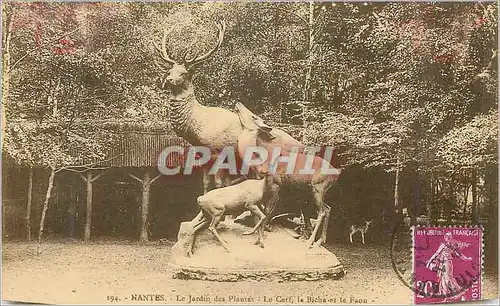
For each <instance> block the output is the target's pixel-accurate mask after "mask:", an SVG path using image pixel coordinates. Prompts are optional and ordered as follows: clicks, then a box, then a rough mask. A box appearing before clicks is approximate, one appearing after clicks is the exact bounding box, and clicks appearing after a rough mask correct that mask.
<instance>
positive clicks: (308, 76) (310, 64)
mask: <svg viewBox="0 0 500 306" xmlns="http://www.w3.org/2000/svg"><path fill="white" fill-rule="evenodd" d="M314 5H315V4H314V2H313V1H311V2H309V22H308V26H309V46H308V52H307V66H306V75H305V80H304V91H303V92H302V100H303V101H302V126H303V133H302V142H303V143H307V139H306V137H307V131H306V129H307V126H308V124H307V116H308V111H307V107H308V105H307V103H308V102H309V100H310V99H311V97H310V88H311V79H312V72H313V71H312V68H313V56H314V44H315V36H314Z"/></svg>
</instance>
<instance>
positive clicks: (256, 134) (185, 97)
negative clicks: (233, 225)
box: [153, 21, 338, 253]
mask: <svg viewBox="0 0 500 306" xmlns="http://www.w3.org/2000/svg"><path fill="white" fill-rule="evenodd" d="M217 28H218V40H217V43H216V45H215V46H214V47H213V48H212V49H210V50H209V51H208V52H206V53H205V54H202V55H199V56H195V57H194V58H192V59H187V58H186V56H184V58H183V59H182V60H180V61H176V60H174V59H172V57H171V56H170V54H169V52H168V51H167V46H166V45H167V38H168V35H169V34H170V33H171V31H172V29H168V28H167V29H165V30H164V32H163V37H162V39H161V44H160V45H158V44H156V43H153V44H154V47H155V49H156V50H157V53H158V55H159V58H160V61H155V63H156V64H157V66H158V67H159V68H160V70H162V71H163V73H164V74H163V77H162V82H161V87H162V88H168V89H169V90H170V100H169V107H170V111H169V114H170V121H171V124H172V126H173V129H174V131H175V132H176V134H177V135H178V136H179V137H182V138H184V140H186V141H187V142H188V143H190V144H191V145H194V146H205V147H208V148H209V149H210V150H211V152H212V156H211V159H212V161H215V160H216V159H217V156H218V152H220V151H221V150H222V149H224V148H225V147H232V148H235V149H237V150H238V153H239V154H237V155H238V157H239V158H240V160H241V159H243V158H244V153H243V152H242V149H243V148H245V147H247V146H250V145H261V146H263V147H264V148H265V150H268V151H269V152H271V151H272V150H273V149H274V148H276V147H280V148H281V149H282V151H284V152H289V151H290V150H292V148H298V149H303V145H302V144H301V143H300V142H299V141H298V140H296V139H294V138H293V137H292V136H290V135H289V134H287V133H286V132H284V131H282V130H280V129H277V128H273V127H270V126H268V125H267V124H265V123H264V121H263V120H262V118H260V117H258V116H257V115H255V114H253V113H252V112H251V111H250V110H248V109H247V108H246V107H244V106H243V104H241V103H237V104H236V113H235V112H232V111H229V110H227V109H224V108H220V107H208V106H205V105H202V104H201V103H199V101H198V99H197V98H196V95H195V91H194V87H193V83H192V77H193V73H194V69H195V67H196V65H198V64H200V63H202V62H203V61H204V60H206V59H207V58H209V57H210V56H211V55H212V54H213V53H214V52H215V51H216V50H217V49H218V48H219V47H220V46H221V44H222V41H223V39H224V33H225V30H226V23H225V22H224V21H222V22H220V24H217ZM306 158H307V157H306V154H305V153H300V154H299V158H298V163H299V164H300V163H304V161H305V159H306ZM323 162H325V161H324V160H323V159H321V158H319V157H314V163H313V165H314V167H316V168H318V165H319V164H321V163H323ZM271 163H272V161H267V162H266V163H263V164H262V165H261V166H259V167H251V169H250V170H251V171H250V173H249V175H248V178H249V179H250V178H251V182H248V183H245V182H244V183H245V184H243V183H239V184H237V185H233V186H230V185H231V184H234V182H235V181H237V180H239V181H241V180H245V179H246V178H247V177H244V178H243V179H242V177H241V176H236V177H235V176H234V175H229V173H228V172H221V171H219V172H217V173H216V174H215V175H213V176H212V175H209V172H208V168H203V172H204V175H203V186H204V194H205V195H204V196H200V197H199V198H198V204H199V205H200V213H199V214H198V216H197V217H195V219H194V220H193V221H197V222H195V230H194V234H193V235H195V234H196V232H198V231H199V230H201V228H202V227H204V226H208V225H210V227H209V230H210V231H211V232H212V233H213V234H214V235H215V237H216V238H217V240H218V241H219V242H220V243H221V244H222V245H223V246H224V248H226V249H227V250H229V248H228V246H227V245H226V244H225V242H224V241H223V240H222V239H221V238H220V236H219V234H218V232H217V230H216V228H215V227H216V226H217V224H218V223H219V221H220V220H221V217H222V216H223V215H224V214H226V213H233V212H234V211H238V212H242V211H245V210H247V211H250V212H252V214H253V215H254V216H255V217H256V219H258V222H257V225H256V226H255V227H254V228H253V229H252V231H250V233H254V232H258V233H259V239H258V240H257V242H256V244H258V245H260V246H262V247H263V244H262V228H263V227H264V226H266V222H267V220H269V218H270V217H271V216H270V215H271V214H273V213H274V211H275V208H276V206H277V205H278V199H279V195H278V193H279V192H280V190H281V189H282V187H287V186H288V187H290V186H294V188H302V189H304V194H306V195H308V196H309V201H306V202H311V203H314V207H315V208H316V211H317V212H318V222H316V224H315V227H314V230H313V231H312V235H311V236H310V238H309V240H308V245H309V247H310V246H312V245H313V244H314V242H315V241H316V235H317V233H318V231H319V229H320V227H321V238H320V239H319V240H318V241H316V244H321V243H323V242H325V239H326V228H327V225H328V217H329V207H328V205H326V204H325V203H324V201H323V199H324V195H325V193H326V191H327V190H328V189H329V187H330V186H331V185H332V183H333V182H334V181H335V180H336V178H337V176H338V175H333V176H331V175H330V176H322V175H320V174H319V172H318V173H316V172H315V173H313V174H309V175H299V174H298V173H296V172H294V173H292V174H285V172H284V171H283V169H281V168H280V166H279V165H278V171H277V173H275V174H269V173H268V168H269V165H270V164H271ZM262 177H264V178H263V179H262ZM211 178H213V179H214V183H215V187H216V190H212V191H209V184H210V180H211ZM254 179H262V180H265V182H263V183H262V184H261V183H257V182H254ZM247 185H248V186H247ZM221 187H222V188H221ZM218 188H219V189H221V190H220V191H219V190H217V189H218ZM226 188H228V189H226ZM238 188H240V191H236V190H238ZM223 189H226V190H223ZM247 191H248V192H247ZM250 191H251V192H250ZM264 194H267V195H269V194H272V195H270V196H266V197H265V198H264V197H263V195H264ZM259 207H263V208H264V215H263V214H262V212H261V210H260V208H259ZM303 211H304V210H303ZM309 217H310V216H308V215H304V220H305V222H306V225H307V224H309V227H310V223H309ZM193 243H194V236H193V237H192V243H191V245H190V246H189V250H188V253H191V252H192V244H193Z"/></svg>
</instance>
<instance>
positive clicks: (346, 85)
mask: <svg viewBox="0 0 500 306" xmlns="http://www.w3.org/2000/svg"><path fill="white" fill-rule="evenodd" d="M496 10H497V6H496V4H494V3H435V4H427V3H378V4H364V3H168V4H164V3H125V4H113V3H84V4H77V3H25V4H22V3H8V4H6V5H5V10H4V17H6V18H4V19H3V20H4V33H3V34H4V35H3V43H4V44H3V46H4V50H3V51H4V52H3V63H4V78H3V91H4V92H3V93H4V98H6V99H4V105H3V106H4V107H5V112H3V113H4V114H5V116H6V122H7V125H6V129H5V144H4V148H3V151H4V152H7V153H8V154H9V155H10V156H12V157H13V158H14V159H15V160H16V161H17V162H19V163H24V164H27V165H30V164H31V163H33V162H34V161H35V160H36V161H37V162H38V163H40V162H41V163H42V164H43V165H44V166H46V167H47V168H50V169H54V171H57V169H60V168H64V167H71V166H72V164H73V163H74V161H75V159H77V158H81V156H78V155H75V154H74V152H76V151H78V152H79V154H80V155H82V154H83V155H86V156H91V157H93V158H102V157H103V156H102V152H104V150H105V149H106V147H109V146H112V140H111V139H110V138H109V136H108V132H109V131H108V129H106V128H103V127H106V124H105V122H107V121H113V122H127V123H131V122H132V123H134V124H139V125H142V126H149V125H151V126H158V125H160V126H161V125H164V126H166V130H168V129H169V128H168V102H167V101H168V100H167V95H168V93H167V92H165V91H163V90H161V89H159V88H158V86H157V85H158V81H159V79H160V77H161V72H160V71H159V70H158V69H157V68H156V67H155V66H154V64H153V56H154V52H153V51H154V50H153V47H152V44H151V41H152V40H156V41H158V40H159V39H160V38H161V33H162V31H163V28H164V27H173V31H172V32H171V35H170V36H169V38H168V41H167V43H168V47H169V50H171V53H172V55H173V57H174V58H180V57H181V56H183V55H184V54H185V53H186V52H187V54H188V56H194V55H195V54H196V53H201V52H203V51H206V50H208V49H209V48H211V47H212V46H213V44H214V43H215V40H216V35H215V33H216V31H217V29H216V27H215V23H216V22H217V21H218V20H220V19H223V18H224V19H225V20H226V22H227V32H226V36H225V40H224V42H223V44H222V46H221V48H220V49H219V50H218V51H217V52H216V53H215V54H214V55H213V56H212V58H210V59H209V60H208V61H206V62H205V63H204V64H203V65H201V66H200V67H198V70H197V72H196V74H195V78H194V84H195V88H196V93H197V96H198V99H199V100H200V101H201V102H202V103H204V104H206V105H213V106H222V107H227V108H232V107H233V105H234V103H235V102H236V101H241V102H243V103H244V104H245V105H246V106H248V107H249V108H250V109H252V110H253V111H255V112H256V113H258V114H262V116H263V117H264V118H265V119H266V120H268V121H269V122H270V123H271V124H274V125H279V126H280V127H282V128H283V129H285V130H287V131H289V132H290V133H291V134H292V135H294V136H295V137H297V138H299V139H302V140H303V141H304V142H305V143H306V144H308V145H334V146H336V147H337V148H338V152H339V153H340V158H341V160H342V162H343V164H344V166H345V170H344V175H343V178H342V179H341V180H340V182H339V184H338V186H337V187H336V188H335V191H333V192H332V194H331V195H330V199H331V201H332V203H334V204H335V205H334V206H335V207H336V208H337V211H336V214H335V215H334V216H333V218H337V219H338V220H339V222H332V224H337V226H338V229H340V228H343V227H345V224H344V223H346V224H347V223H349V222H351V220H354V219H368V218H374V219H377V220H380V221H381V223H380V224H383V222H385V220H388V218H390V216H392V215H394V214H397V213H401V211H402V208H403V207H407V208H408V210H409V212H410V214H411V216H412V217H415V216H417V215H426V216H427V217H428V218H429V220H433V221H434V222H437V221H438V220H446V221H447V222H452V220H456V221H458V220H460V221H461V222H464V221H471V222H479V221H480V220H483V219H485V218H486V219H488V221H487V222H488V224H489V225H488V228H489V229H496V224H497V219H496V216H497V203H498V199H497V197H496V194H497V193H496V190H497V186H498V176H497V171H496V167H497V159H498V153H497V141H498V129H497V125H498V111H497V107H498V102H497V99H498V97H497V82H498V80H497V60H498V59H497V57H496V53H495V52H496V51H497V50H496V46H497V41H498V34H497V30H496V29H497V25H498V20H497V14H496ZM96 121H99V122H104V123H103V124H102V125H96V124H95V122H96ZM488 217H489V218H488ZM482 222H483V221H482ZM484 222H486V221H484ZM380 226H382V227H383V225H380ZM336 232H338V231H336ZM496 235H497V234H496V232H495V233H492V235H490V236H489V237H493V238H491V239H492V240H491V241H496V237H497V236H496ZM341 236H342V235H340V234H339V239H340V238H341ZM342 239H343V238H342Z"/></svg>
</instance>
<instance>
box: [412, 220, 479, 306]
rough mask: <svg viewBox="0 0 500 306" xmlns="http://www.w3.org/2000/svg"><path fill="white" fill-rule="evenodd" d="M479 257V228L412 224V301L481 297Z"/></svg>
mask: <svg viewBox="0 0 500 306" xmlns="http://www.w3.org/2000/svg"><path fill="white" fill-rule="evenodd" d="M482 258H483V229H482V228H481V227H473V226H463V227H415V228H414V229H413V273H414V275H413V278H414V279H413V285H414V286H415V287H414V289H415V290H413V292H414V302H415V304H430V303H453V302H459V301H474V300H480V299H481V285H482V282H481V281H482V278H481V276H482V263H483V262H482Z"/></svg>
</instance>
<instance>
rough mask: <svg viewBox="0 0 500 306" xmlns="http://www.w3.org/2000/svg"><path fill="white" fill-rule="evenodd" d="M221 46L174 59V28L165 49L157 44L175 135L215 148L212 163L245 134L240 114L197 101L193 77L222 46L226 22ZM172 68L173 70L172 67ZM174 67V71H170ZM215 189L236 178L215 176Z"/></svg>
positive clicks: (205, 178)
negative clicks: (169, 46)
mask: <svg viewBox="0 0 500 306" xmlns="http://www.w3.org/2000/svg"><path fill="white" fill-rule="evenodd" d="M217 28H218V40H217V44H216V45H215V46H214V47H213V48H212V49H210V50H209V51H208V52H206V53H205V54H202V55H200V56H195V57H194V58H192V59H186V55H187V52H186V54H185V55H184V58H183V59H182V61H180V62H178V61H175V60H173V59H172V57H171V56H170V55H169V53H168V51H167V46H166V44H167V38H168V35H169V34H170V32H171V31H172V29H168V28H167V29H165V30H164V32H163V38H162V40H161V46H159V45H158V44H156V43H154V42H153V45H154V47H155V49H156V50H157V53H158V54H159V56H160V58H161V61H160V62H158V61H155V63H156V64H157V66H158V67H159V68H160V70H162V71H163V72H164V75H163V80H162V84H161V87H162V88H165V87H168V88H169V89H170V92H171V94H170V101H169V106H170V112H169V114H170V121H171V123H172V126H173V129H174V131H175V133H176V134H177V135H178V136H179V137H182V138H184V139H185V140H186V141H187V142H189V143H190V144H191V145H195V146H205V147H208V148H210V149H211V151H212V152H213V154H212V161H215V159H216V158H217V156H218V154H217V152H220V150H222V149H223V148H224V147H229V146H231V147H233V148H235V147H236V146H237V143H238V136H239V135H240V134H241V132H242V131H243V128H242V126H241V123H240V120H239V118H238V115H236V114H235V113H234V112H231V111H229V110H227V109H224V108H220V107H208V106H204V105H202V104H200V103H199V102H198V99H197V98H196V95H195V92H194V87H193V83H192V76H193V73H194V68H195V66H196V65H198V64H200V63H201V62H203V61H205V60H206V59H208V58H209V57H210V56H211V55H212V54H213V53H214V52H215V51H216V50H217V49H218V48H219V47H220V46H221V44H222V41H223V39H224V32H225V30H226V23H225V21H222V22H221V23H220V24H217ZM170 66H171V67H170ZM167 67H170V69H167ZM208 171H209V169H208V168H207V167H204V168H203V172H204V175H203V185H204V193H207V192H208V188H209V183H210V177H211V176H209V175H208ZM213 178H214V180H215V187H216V188H218V187H222V186H223V185H229V184H230V183H229V182H230V181H231V180H233V179H235V178H236V177H232V176H230V175H229V173H226V172H223V171H219V172H217V173H216V174H215V175H214V176H213Z"/></svg>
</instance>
